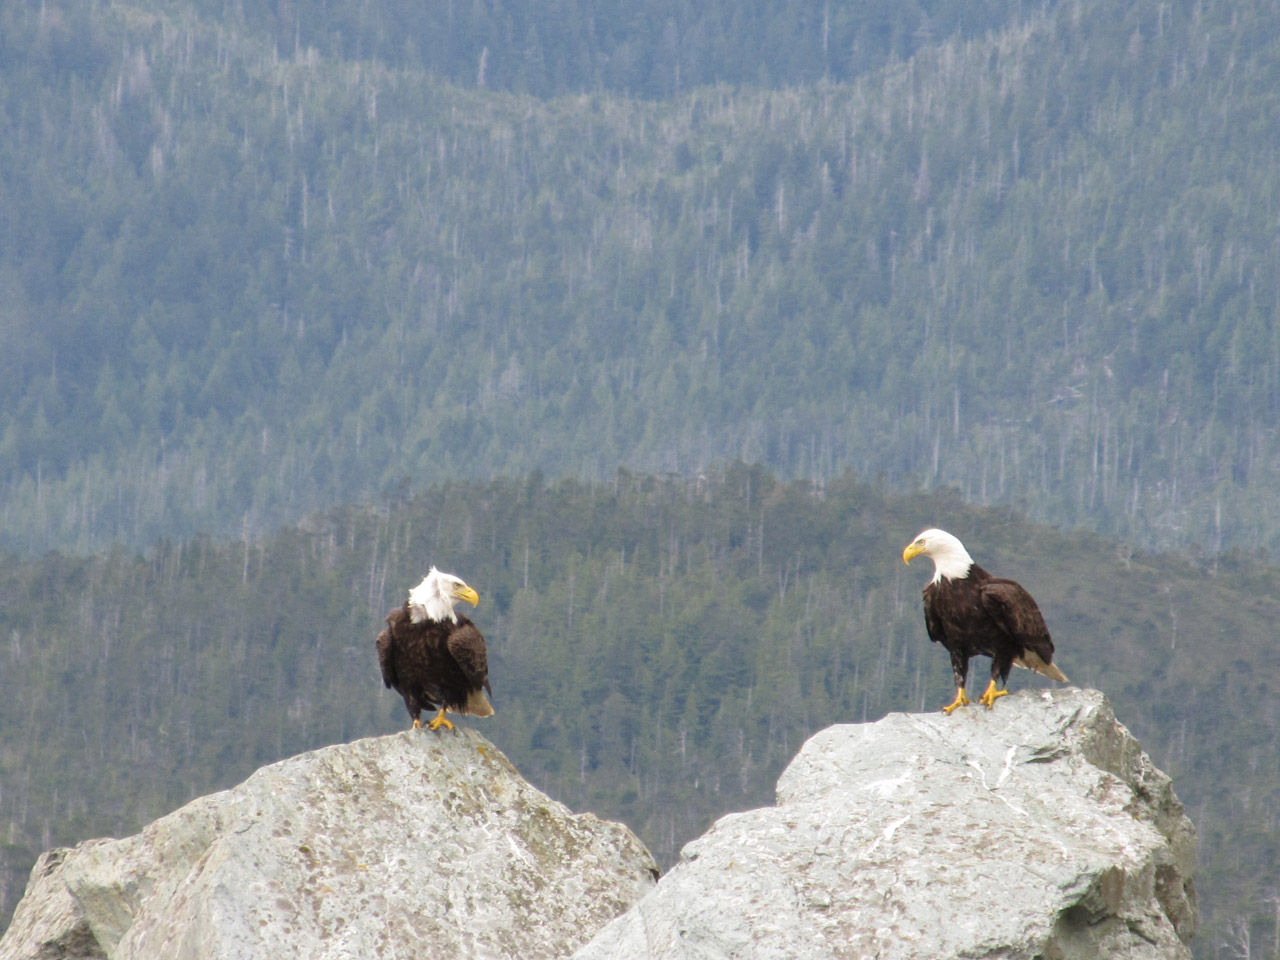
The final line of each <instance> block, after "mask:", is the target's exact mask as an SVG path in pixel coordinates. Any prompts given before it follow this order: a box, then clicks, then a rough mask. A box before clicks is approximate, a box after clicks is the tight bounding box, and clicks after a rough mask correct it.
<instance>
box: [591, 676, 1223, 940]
mask: <svg viewBox="0 0 1280 960" xmlns="http://www.w3.org/2000/svg"><path fill="white" fill-rule="evenodd" d="M777 797H778V800H777V806H776V807H770V808H766V809H761V810H752V811H748V812H745V813H737V814H731V815H729V816H726V817H724V818H722V819H721V820H719V821H718V822H717V823H716V824H715V825H714V826H713V827H712V829H711V830H710V831H709V832H708V833H707V834H706V835H704V836H703V837H701V838H699V839H698V840H695V841H693V842H692V843H690V844H688V845H687V846H686V847H685V849H684V851H683V852H682V855H681V862H680V863H679V864H678V865H677V866H676V867H675V868H673V869H672V870H671V871H670V872H669V873H668V874H667V875H666V876H665V877H663V879H662V880H661V882H660V883H659V884H658V886H657V887H656V888H655V889H654V890H653V891H651V892H650V893H649V894H647V895H646V896H645V898H644V899H643V900H641V901H640V902H639V903H638V904H636V905H635V906H634V907H632V908H631V909H630V910H629V911H628V912H627V913H626V914H624V915H623V916H621V917H619V918H618V919H617V920H615V921H613V922H612V923H611V924H609V925H608V926H607V927H605V929H604V930H603V931H601V933H600V934H599V935H598V936H597V937H596V938H595V939H594V940H593V941H592V942H591V943H590V944H588V945H587V946H586V947H584V948H583V949H581V950H580V951H578V953H576V954H575V955H574V960H603V958H609V960H640V958H644V960H656V958H663V960H669V958H678V957H679V958H684V957H688V958H694V957H696V958H699V960H712V958H722V957H723V958H727V957H735V958H737V957H741V958H753V960H765V958H778V960H784V958H785V960H810V958H813V960H817V958H836V957H839V958H859V960H863V958H866V960H870V958H881V960H891V958H892V960H906V958H920V960H943V958H948V957H999V958H1002V960H1016V958H1027V960H1030V958H1033V957H1040V958H1046V960H1085V958H1090V960H1092V958H1097V957H1108V958H1134V960H1137V958H1143V960H1147V958H1149V960H1157V958H1159V960H1175V958H1184V957H1190V951H1189V950H1188V948H1187V946H1186V942H1187V941H1188V940H1190V938H1191V936H1192V935H1193V934H1194V932H1195V926H1196V918H1197V912H1196V897H1195V888H1194V883H1193V875H1194V871H1195V862H1196V841H1195V832H1194V828H1193V827H1192V825H1191V822H1190V821H1189V820H1188V819H1187V818H1186V816H1185V815H1184V813H1183V810H1182V804H1181V803H1180V802H1179V801H1178V799H1177V798H1176V797H1175V796H1174V794H1173V789H1172V786H1171V784H1170V781H1169V778H1168V777H1166V776H1165V775H1164V774H1163V773H1161V772H1160V771H1159V770H1157V769H1156V768H1155V767H1154V765H1153V764H1152V763H1151V760H1150V759H1149V758H1148V757H1147V755H1146V754H1145V753H1144V752H1143V751H1142V748H1141V747H1140V746H1139V745H1138V743H1137V741H1136V740H1134V738H1133V737H1132V735H1131V734H1130V733H1129V731H1128V730H1126V729H1125V728H1124V726H1122V725H1121V724H1120V723H1118V722H1117V721H1116V719H1115V716H1114V715H1113V713H1112V711H1111V708H1110V706H1109V705H1108V703H1107V701H1106V699H1105V698H1104V697H1103V696H1102V695H1101V694H1100V693H1097V692H1096V691H1085V690H1072V689H1069V690H1065V691H1055V692H1049V691H1045V692H1030V691H1027V692H1023V693H1019V694H1015V695H1012V696H1009V697H1005V698H1003V699H1001V700H1000V701H999V702H997V703H996V705H995V709H993V710H991V711H986V710H983V709H980V708H978V707H977V706H972V707H969V708H966V709H964V710H961V711H959V712H958V713H956V714H955V715H953V716H951V717H946V716H943V715H942V714H941V713H937V714H927V715H924V714H891V715H890V716H888V717H885V718H884V719H883V720H881V721H879V722H877V723H868V724H859V725H848V726H835V727H830V728H828V729H826V730H823V731H822V732H820V733H818V734H816V735H814V736H813V737H812V738H811V739H810V740H809V741H808V742H807V743H806V744H805V745H804V748H803V749H802V750H801V751H800V753H799V754H798V755H797V757H796V758H795V760H793V761H792V763H791V765H790V766H789V767H788V768H787V769H786V771H785V772H784V773H783V775H782V777H781V779H780V780H779V781H778V791H777Z"/></svg>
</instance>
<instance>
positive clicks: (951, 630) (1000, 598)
mask: <svg viewBox="0 0 1280 960" xmlns="http://www.w3.org/2000/svg"><path fill="white" fill-rule="evenodd" d="M924 624H925V628H926V629H927V630H928V631H929V639H930V640H933V641H934V642H935V643H940V644H942V645H943V646H944V647H946V648H947V652H948V653H949V654H951V670H952V672H953V673H954V675H955V681H956V686H957V687H963V686H964V685H965V680H966V678H967V677H968V674H969V658H970V657H975V656H986V657H990V658H991V679H992V680H993V681H999V683H1000V684H1001V685H1003V684H1004V683H1005V681H1007V680H1008V679H1009V670H1010V669H1011V668H1012V667H1013V665H1014V664H1015V663H1016V664H1018V665H1019V666H1024V667H1027V668H1028V669H1030V670H1034V671H1036V673H1042V674H1044V675H1045V676H1047V677H1052V678H1053V679H1054V680H1060V681H1065V680H1066V679H1067V678H1066V677H1065V676H1063V675H1062V673H1061V671H1059V670H1058V668H1057V667H1054V666H1052V664H1053V641H1052V640H1051V639H1050V638H1049V628H1048V627H1047V626H1045V622H1044V617H1043V616H1042V615H1041V613H1040V608H1039V607H1037V606H1036V602H1035V600H1033V599H1032V598H1031V594H1029V593H1027V591H1026V590H1025V589H1023V587H1022V585H1021V584H1019V583H1016V582H1015V581H1013V580H1005V579H1002V578H1000V577H993V576H991V574H989V573H987V571H985V570H983V569H982V568H981V567H980V566H978V565H977V564H976V563H975V564H974V565H973V566H972V567H970V568H969V575H968V576H967V577H964V578H962V579H956V580H952V579H943V580H939V581H937V582H935V583H930V584H928V585H927V586H926V587H925V588H924Z"/></svg>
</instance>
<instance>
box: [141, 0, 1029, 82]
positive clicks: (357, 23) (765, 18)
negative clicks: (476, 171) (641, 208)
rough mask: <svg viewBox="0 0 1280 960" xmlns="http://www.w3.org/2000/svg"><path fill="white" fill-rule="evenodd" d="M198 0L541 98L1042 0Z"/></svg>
mask: <svg viewBox="0 0 1280 960" xmlns="http://www.w3.org/2000/svg"><path fill="white" fill-rule="evenodd" d="M191 5H192V6H193V7H194V8H195V9H196V10H197V11H199V14H200V15H201V16H202V17H203V18H204V19H206V20H210V21H218V20H226V21H229V22H230V23H233V24H234V25H235V28H236V29H237V30H241V31H243V32H246V33H249V34H251V35H254V36H258V37H262V38H266V39H268V40H269V41H270V42H274V44H275V45H276V46H277V47H278V48H279V49H280V50H281V51H282V52H287V51H292V50H294V49H296V48H298V47H301V48H306V47H315V48H316V49H317V50H318V51H319V53H320V55H321V56H324V57H327V58H332V59H335V60H377V61H380V62H382V63H384V64H387V65H388V66H392V67H394V68H396V69H402V70H426V71H429V72H431V73H434V74H435V75H436V76H439V77H443V78H447V79H449V80H450V81H451V82H453V83H457V84H460V85H463V86H472V85H475V86H480V87H489V88H490V89H498V90H510V91H516V92H520V93H531V94H534V95H535V96H539V97H549V96H557V95H562V94H566V93H583V92H590V91H601V90H604V91H609V92H614V93H621V94H624V95H628V96H637V97H640V98H642V99H649V100H663V99H667V98H669V97H672V96H675V95H678V94H679V93H681V92H682V91H686V90H689V89H691V88H693V87H698V86H704V85H708V84H716V83H729V84H741V83H748V84H759V85H762V86H770V87H774V86H795V85H798V84H804V83H813V82H816V81H818V80H822V79H824V78H825V79H832V80H838V81H844V80H850V79H852V78H854V77H856V76H859V75H861V74H862V73H865V72H867V71H868V70H870V69H874V68H878V67H881V66H883V65H884V64H885V63H887V62H889V61H890V60H891V59H894V58H897V59H905V58H907V57H909V56H911V54H912V53H914V52H915V51H916V50H917V49H918V48H920V47H921V46H927V45H928V44H930V43H932V42H936V41H937V40H939V39H942V38H945V37H948V36H952V35H960V36H975V35H979V34H981V33H984V32H986V31H988V30H991V29H998V28H1002V27H1005V26H1008V25H1009V24H1011V23H1015V22H1017V21H1019V20H1020V19H1024V18H1025V17H1027V16H1028V15H1030V14H1034V13H1036V12H1039V11H1042V10H1043V9H1044V7H1045V5H1044V4H1040V3H1028V2H1026V0H997V2H989V3H973V2H972V0H899V2H891V0H867V2H860V3H831V2H830V0H781V2H771V3H761V2H759V0H738V2H728V0H719V2H702V3H697V4H688V3H679V2H674V0H635V2H632V3H600V2H593V0H556V2H553V3H537V4H531V3H528V2H526V0H488V2H485V3H462V2H457V0H453V2H444V3H417V2H414V0H382V2H379V3H377V4H371V3H364V2H360V0H282V2H271V3H260V4H251V5H236V6H234V7H229V6H228V5H227V4H225V3H224V2H222V0H212V2H210V0H194V2H193V3H192V4H191ZM157 6H158V5H157Z"/></svg>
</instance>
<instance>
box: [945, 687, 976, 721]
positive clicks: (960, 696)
mask: <svg viewBox="0 0 1280 960" xmlns="http://www.w3.org/2000/svg"><path fill="white" fill-rule="evenodd" d="M970 703H972V701H971V700H970V699H969V698H968V697H966V696H965V695H964V687H957V688H956V698H955V699H954V700H952V701H951V702H950V703H949V704H947V705H946V706H945V707H943V708H942V712H943V713H945V714H946V715H947V716H948V717H949V716H951V712H952V711H953V710H956V709H957V708H959V707H967V706H968V705H969V704H970Z"/></svg>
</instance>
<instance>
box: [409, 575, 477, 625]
mask: <svg viewBox="0 0 1280 960" xmlns="http://www.w3.org/2000/svg"><path fill="white" fill-rule="evenodd" d="M459 600H465V601H467V603H469V604H471V605H472V606H473V607H474V606H475V605H476V604H478V603H479V602H480V595H479V594H478V593H476V592H475V591H474V590H472V589H471V588H470V587H468V586H467V585H466V584H465V583H464V582H463V581H462V580H460V579H459V578H458V577H455V576H454V575H453V574H451V573H441V572H440V571H439V570H437V569H436V568H435V567H432V568H431V572H430V573H428V574H427V575H426V576H425V577H423V578H422V582H421V583H420V584H418V585H417V586H416V587H414V588H413V589H412V590H410V591H409V619H410V620H411V621H413V622H414V623H421V622H422V621H423V620H435V621H436V622H437V623H438V622H439V621H441V620H452V621H453V622H454V623H457V622H458V615H457V614H456V613H454V612H453V605H454V604H455V603H457V602H458V601H459Z"/></svg>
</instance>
